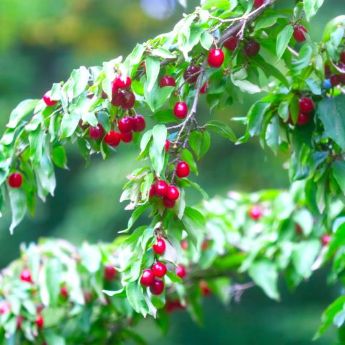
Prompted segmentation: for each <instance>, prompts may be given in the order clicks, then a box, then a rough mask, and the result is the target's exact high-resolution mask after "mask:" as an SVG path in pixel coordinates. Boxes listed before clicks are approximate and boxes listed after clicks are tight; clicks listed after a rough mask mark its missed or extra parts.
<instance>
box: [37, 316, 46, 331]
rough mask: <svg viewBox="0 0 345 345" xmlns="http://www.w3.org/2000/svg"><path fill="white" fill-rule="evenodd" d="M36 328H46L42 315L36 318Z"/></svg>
mask: <svg viewBox="0 0 345 345" xmlns="http://www.w3.org/2000/svg"><path fill="white" fill-rule="evenodd" d="M36 326H37V328H38V329H42V328H43V326H44V319H43V317H42V315H38V316H37V318H36Z"/></svg>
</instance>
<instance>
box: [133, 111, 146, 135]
mask: <svg viewBox="0 0 345 345" xmlns="http://www.w3.org/2000/svg"><path fill="white" fill-rule="evenodd" d="M145 127H146V122H145V118H144V116H142V115H136V116H135V117H133V131H134V132H142V131H143V130H144V129H145Z"/></svg>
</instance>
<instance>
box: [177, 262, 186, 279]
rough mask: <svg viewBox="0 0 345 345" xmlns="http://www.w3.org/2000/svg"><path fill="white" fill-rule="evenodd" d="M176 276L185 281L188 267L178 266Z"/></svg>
mask: <svg viewBox="0 0 345 345" xmlns="http://www.w3.org/2000/svg"><path fill="white" fill-rule="evenodd" d="M176 275H177V276H178V277H180V278H181V279H184V278H186V276H187V270H186V267H185V266H184V265H178V266H177V267H176Z"/></svg>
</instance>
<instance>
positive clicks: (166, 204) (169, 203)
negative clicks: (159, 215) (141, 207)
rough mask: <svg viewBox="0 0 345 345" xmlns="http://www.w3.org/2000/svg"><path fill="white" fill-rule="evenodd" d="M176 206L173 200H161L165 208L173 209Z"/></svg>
mask: <svg viewBox="0 0 345 345" xmlns="http://www.w3.org/2000/svg"><path fill="white" fill-rule="evenodd" d="M175 204H176V201H175V200H170V199H168V198H167V197H165V198H164V199H163V205H164V207H165V208H174V207H175Z"/></svg>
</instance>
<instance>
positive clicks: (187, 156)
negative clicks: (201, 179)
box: [181, 149, 198, 174]
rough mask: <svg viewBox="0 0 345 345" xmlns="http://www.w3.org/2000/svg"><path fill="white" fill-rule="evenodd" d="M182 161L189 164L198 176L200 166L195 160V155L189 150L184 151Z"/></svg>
mask: <svg viewBox="0 0 345 345" xmlns="http://www.w3.org/2000/svg"><path fill="white" fill-rule="evenodd" d="M181 159H182V160H183V161H185V162H187V163H188V165H189V167H190V169H191V171H193V172H194V173H195V174H198V166H197V164H196V162H195V160H194V157H193V154H192V153H191V152H190V151H189V150H187V149H183V151H182V154H181Z"/></svg>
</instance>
